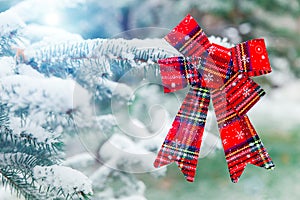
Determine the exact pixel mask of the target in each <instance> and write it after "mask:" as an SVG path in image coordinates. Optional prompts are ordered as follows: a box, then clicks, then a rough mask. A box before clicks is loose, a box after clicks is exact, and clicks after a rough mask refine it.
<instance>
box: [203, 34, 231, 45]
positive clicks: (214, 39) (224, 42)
mask: <svg viewBox="0 0 300 200" xmlns="http://www.w3.org/2000/svg"><path fill="white" fill-rule="evenodd" d="M208 38H209V41H210V42H211V43H215V44H218V45H221V46H224V47H227V48H231V47H233V44H230V43H229V41H228V38H225V37H224V38H220V37H215V36H213V35H212V36H209V37H208Z"/></svg>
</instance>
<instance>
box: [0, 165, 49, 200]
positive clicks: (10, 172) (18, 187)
mask: <svg viewBox="0 0 300 200" xmlns="http://www.w3.org/2000/svg"><path fill="white" fill-rule="evenodd" d="M0 174H1V175H2V184H3V185H4V186H5V187H6V186H10V188H11V190H12V191H15V192H16V194H17V196H18V197H20V196H21V195H22V196H23V197H24V198H25V199H28V200H40V199H45V198H44V195H42V194H40V193H38V192H36V187H35V186H34V183H33V182H28V179H27V178H26V176H25V177H24V174H23V173H22V171H19V170H16V169H12V168H11V167H9V166H8V167H5V168H2V167H1V168H0Z"/></svg>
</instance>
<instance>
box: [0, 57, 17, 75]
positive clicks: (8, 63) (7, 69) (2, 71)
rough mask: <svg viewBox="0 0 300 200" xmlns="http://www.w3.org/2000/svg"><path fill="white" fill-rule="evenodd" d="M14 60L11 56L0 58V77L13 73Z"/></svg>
mask: <svg viewBox="0 0 300 200" xmlns="http://www.w3.org/2000/svg"><path fill="white" fill-rule="evenodd" d="M15 66H16V61H15V60H14V59H13V58H12V57H6V56H4V57H1V58H0V78H2V77H5V76H10V75H13V74H15V72H14V69H15Z"/></svg>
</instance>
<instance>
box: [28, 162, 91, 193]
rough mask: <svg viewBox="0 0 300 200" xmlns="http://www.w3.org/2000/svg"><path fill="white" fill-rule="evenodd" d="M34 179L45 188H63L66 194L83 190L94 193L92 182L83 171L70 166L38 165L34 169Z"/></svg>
mask: <svg viewBox="0 0 300 200" xmlns="http://www.w3.org/2000/svg"><path fill="white" fill-rule="evenodd" d="M33 176H34V179H35V180H36V181H37V182H38V184H39V185H41V186H42V187H43V188H48V187H49V186H50V187H55V188H62V189H63V191H64V193H65V194H73V193H77V192H78V193H79V192H83V193H84V194H89V195H92V194H93V190H92V182H91V181H90V180H89V178H88V177H86V176H85V175H84V174H82V173H81V172H79V171H77V170H74V169H72V168H70V167H65V166H58V165H52V166H49V167H42V166H36V167H34V169H33Z"/></svg>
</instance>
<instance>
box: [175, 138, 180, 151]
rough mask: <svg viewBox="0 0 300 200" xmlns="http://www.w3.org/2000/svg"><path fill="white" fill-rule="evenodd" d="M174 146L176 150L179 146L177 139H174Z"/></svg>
mask: <svg viewBox="0 0 300 200" xmlns="http://www.w3.org/2000/svg"><path fill="white" fill-rule="evenodd" d="M174 144H175V148H176V149H177V148H178V147H179V146H180V144H179V140H178V139H176V140H175V142H174Z"/></svg>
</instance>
